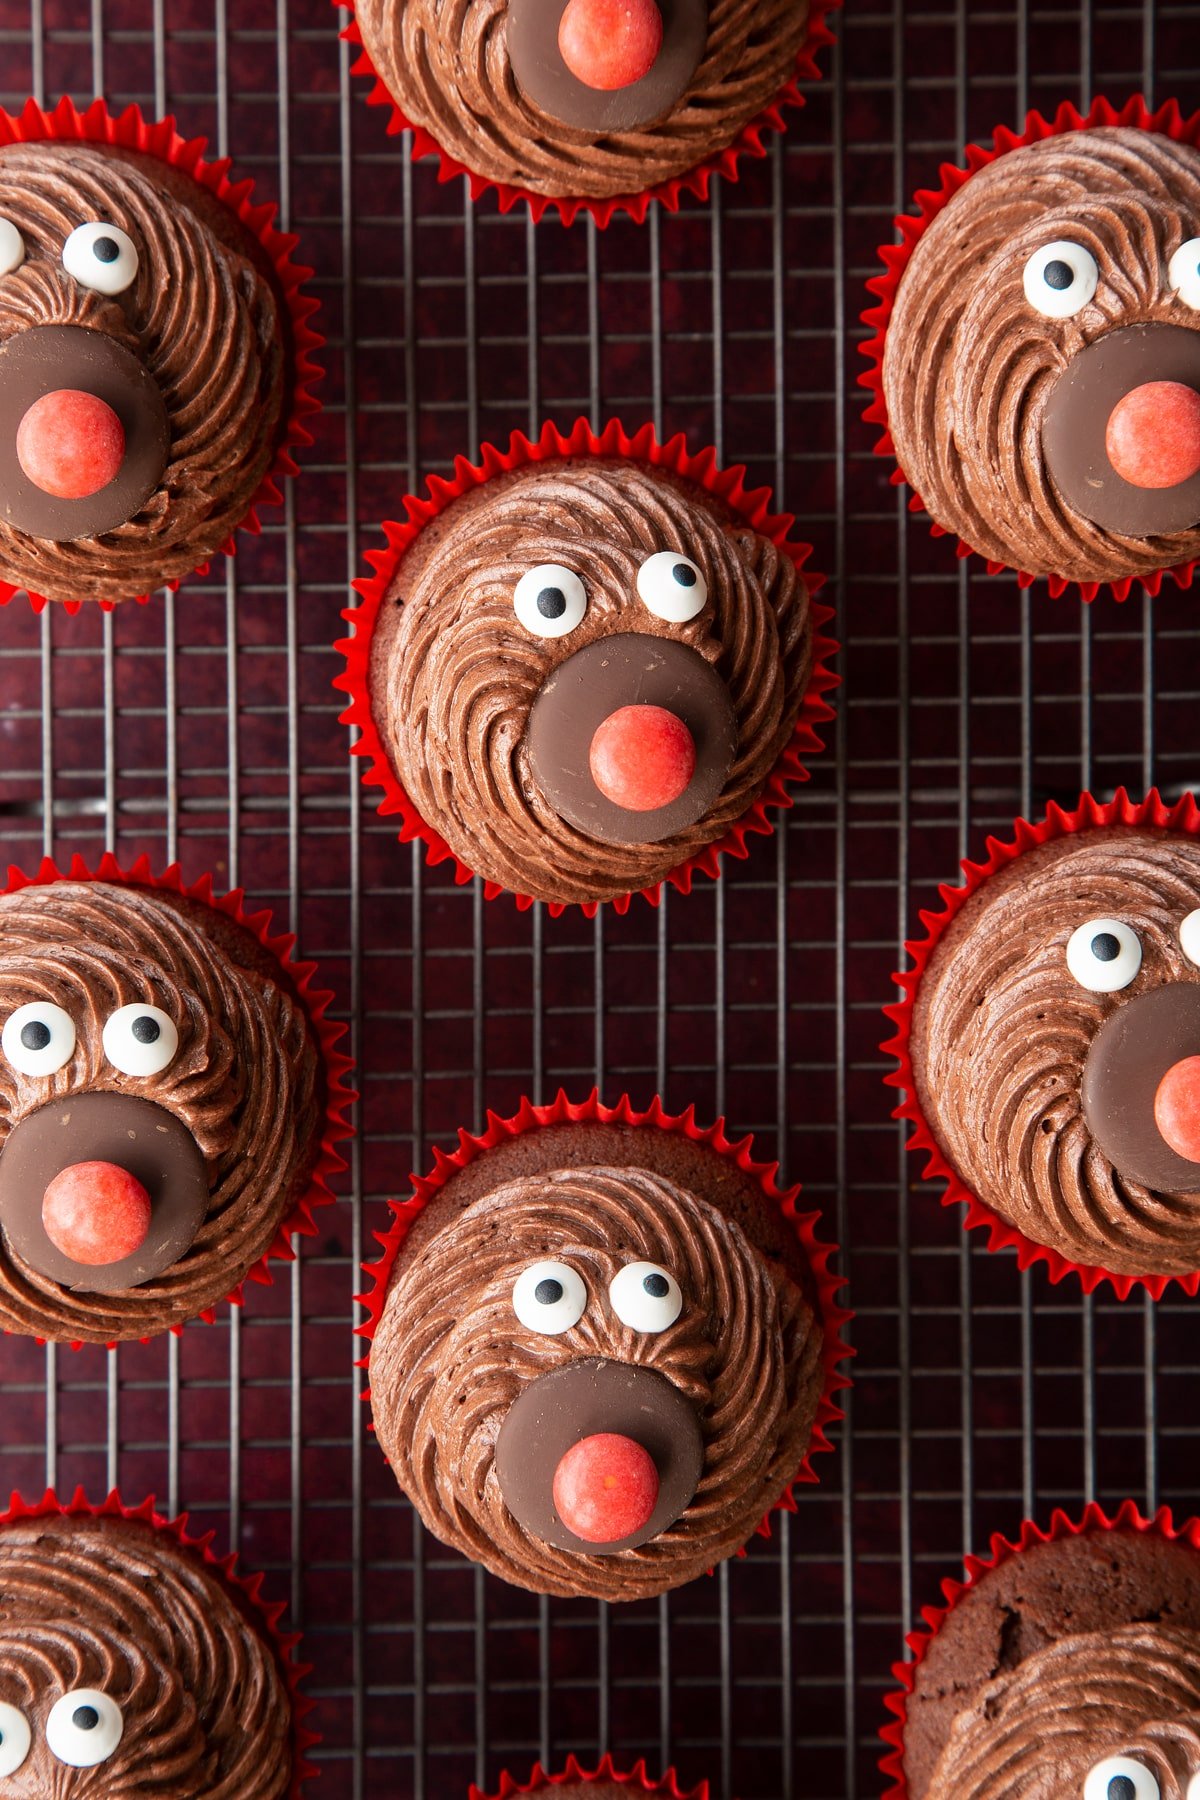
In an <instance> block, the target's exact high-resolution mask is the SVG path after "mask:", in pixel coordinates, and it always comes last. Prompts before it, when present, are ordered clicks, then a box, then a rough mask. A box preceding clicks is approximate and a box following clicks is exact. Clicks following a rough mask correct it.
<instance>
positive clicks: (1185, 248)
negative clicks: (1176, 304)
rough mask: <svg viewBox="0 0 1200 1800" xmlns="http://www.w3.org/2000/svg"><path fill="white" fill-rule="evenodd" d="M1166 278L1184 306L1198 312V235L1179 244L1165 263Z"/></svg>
mask: <svg viewBox="0 0 1200 1800" xmlns="http://www.w3.org/2000/svg"><path fill="white" fill-rule="evenodd" d="M1167 280H1168V281H1169V282H1170V284H1171V286H1172V288H1173V289H1174V290H1175V292H1176V293H1177V294H1178V295H1179V298H1180V299H1181V300H1182V301H1183V304H1184V305H1185V306H1190V307H1191V309H1192V311H1193V312H1200V237H1194V238H1189V239H1188V240H1187V243H1186V244H1180V246H1179V248H1178V250H1177V251H1176V252H1175V254H1174V256H1173V257H1172V258H1171V260H1170V262H1169V263H1168V264H1167Z"/></svg>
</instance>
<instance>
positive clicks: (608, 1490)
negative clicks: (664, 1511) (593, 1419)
mask: <svg viewBox="0 0 1200 1800" xmlns="http://www.w3.org/2000/svg"><path fill="white" fill-rule="evenodd" d="M657 1503H658V1470H657V1469H656V1468H655V1466H654V1458H653V1457H652V1456H651V1455H650V1452H649V1451H648V1450H643V1448H642V1446H641V1445H640V1444H639V1443H637V1442H635V1440H634V1439H633V1438H627V1437H622V1436H621V1434H620V1433H619V1432H616V1431H600V1432H597V1433H596V1435H595V1436H594V1437H585V1438H581V1439H580V1440H579V1442H578V1443H577V1444H572V1446H571V1448H570V1449H569V1450H568V1451H567V1453H566V1455H565V1456H564V1457H563V1459H562V1461H561V1462H560V1463H559V1465H558V1468H557V1469H556V1470H555V1473H554V1506H555V1510H556V1511H557V1513H558V1516H559V1518H560V1519H561V1520H562V1522H563V1524H564V1525H565V1526H566V1528H567V1530H568V1531H573V1532H574V1533H575V1536H576V1537H577V1538H582V1539H583V1541H584V1543H585V1544H614V1543H616V1542H617V1540H618V1539H619V1538H624V1537H632V1535H633V1533H634V1532H635V1531H641V1530H643V1529H644V1527H645V1526H646V1525H648V1524H649V1522H650V1518H651V1515H652V1514H653V1512H654V1508H655V1506H656V1505H657Z"/></svg>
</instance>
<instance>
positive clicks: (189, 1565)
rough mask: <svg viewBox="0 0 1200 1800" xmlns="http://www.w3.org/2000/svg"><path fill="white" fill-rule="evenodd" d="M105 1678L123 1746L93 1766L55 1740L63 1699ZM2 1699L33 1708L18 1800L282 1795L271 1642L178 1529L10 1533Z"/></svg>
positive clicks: (87, 1527) (283, 1750)
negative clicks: (75, 1759) (54, 1747)
mask: <svg viewBox="0 0 1200 1800" xmlns="http://www.w3.org/2000/svg"><path fill="white" fill-rule="evenodd" d="M77 1688H94V1689H97V1690H99V1691H100V1692H101V1693H103V1694H107V1695H109V1696H110V1697H111V1698H112V1699H113V1700H114V1701H115V1702H116V1703H117V1705H118V1706H119V1707H120V1708H121V1711H122V1714H123V1717H124V1730H123V1733H122V1736H121V1741H120V1743H119V1744H118V1746H117V1748H116V1750H115V1751H114V1752H113V1754H112V1755H111V1756H110V1757H109V1758H108V1759H107V1760H106V1761H104V1762H101V1763H98V1764H96V1765H95V1766H94V1767H92V1768H90V1769H72V1768H69V1767H68V1766H67V1765H66V1764H64V1763H62V1762H60V1761H59V1760H58V1758H57V1757H56V1756H55V1755H54V1754H53V1752H52V1751H51V1749H50V1747H49V1745H48V1743H47V1741H46V1719H47V1716H48V1715H49V1712H50V1710H51V1708H52V1707H53V1705H54V1703H55V1701H56V1700H59V1699H61V1698H62V1696H63V1695H64V1694H65V1693H69V1692H71V1691H73V1690H74V1689H77ZM0 1700H3V1701H5V1702H7V1703H8V1704H9V1705H10V1706H15V1707H17V1708H18V1709H19V1710H20V1711H21V1712H22V1713H24V1715H25V1717H26V1719H27V1720H28V1722H29V1725H30V1727H31V1729H32V1733H33V1742H32V1745H31V1747H30V1750H29V1754H28V1756H27V1757H26V1759H25V1761H24V1762H23V1763H22V1764H21V1767H20V1768H19V1769H18V1770H17V1772H16V1773H15V1774H14V1775H8V1776H5V1777H4V1781H3V1788H4V1793H5V1795H6V1796H7V1795H11V1797H12V1800H48V1797H49V1796H53V1800H101V1797H102V1800H180V1797H181V1796H182V1795H187V1796H188V1797H189V1800H281V1796H283V1795H285V1794H286V1793H287V1792H288V1791H289V1787H290V1784H291V1777H292V1761H293V1755H292V1743H291V1739H292V1708H291V1702H290V1700H289V1698H288V1693H287V1688H286V1685H285V1682H284V1679H283V1676H282V1674H281V1672H280V1669H279V1666H278V1663H277V1660H276V1657H275V1655H274V1652H273V1650H272V1649H271V1647H270V1645H269V1644H268V1643H267V1642H266V1641H265V1640H264V1638H263V1637H262V1636H261V1635H260V1633H259V1631H258V1630H257V1629H256V1628H255V1626H254V1624H253V1623H252V1622H251V1620H250V1619H249V1617H248V1616H247V1615H246V1614H245V1613H244V1612H243V1610H242V1607H241V1605H240V1604H239V1603H238V1601H237V1599H236V1598H235V1597H234V1594H233V1592H232V1590H231V1589H229V1588H227V1587H226V1585H225V1583H224V1582H223V1581H221V1580H219V1579H218V1578H217V1576H216V1575H215V1574H214V1573H213V1572H212V1571H211V1570H210V1569H208V1568H207V1567H206V1566H205V1564H204V1562H203V1561H202V1560H201V1558H200V1556H199V1555H198V1554H197V1553H195V1552H194V1551H189V1550H187V1549H185V1548H184V1547H182V1546H181V1545H179V1544H178V1543H176V1542H175V1540H174V1539H173V1538H172V1537H171V1536H170V1535H169V1533H167V1532H165V1531H161V1530H156V1529H154V1528H153V1527H151V1526H148V1525H143V1524H139V1523H137V1522H136V1521H125V1520H123V1519H113V1518H101V1519H87V1518H63V1517H51V1518H45V1519H32V1520H27V1521H22V1522H20V1523H15V1524H12V1525H6V1526H4V1527H3V1528H2V1529H0Z"/></svg>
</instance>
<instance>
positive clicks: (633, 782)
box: [588, 706, 696, 812]
mask: <svg viewBox="0 0 1200 1800" xmlns="http://www.w3.org/2000/svg"><path fill="white" fill-rule="evenodd" d="M588 762H589V764H590V766H591V771H592V780H593V781H594V782H595V784H596V786H597V787H598V788H599V789H600V792H601V793H602V794H603V795H604V797H605V799H606V800H611V801H612V803H613V805H614V806H623V807H625V809H626V810H627V811H628V812H653V811H654V810H655V808H656V807H659V806H670V804H671V802H672V800H678V798H679V796H680V794H682V793H683V792H684V791H685V789H686V788H687V785H688V783H689V782H690V781H691V779H692V776H693V775H694V774H695V772H696V741H695V739H694V738H693V736H692V734H691V732H690V731H689V730H688V728H687V726H686V725H685V724H684V722H683V720H682V719H678V718H676V716H675V714H674V713H673V712H668V711H667V709H666V708H665V707H664V706H622V707H619V708H618V710H617V711H616V712H615V713H610V714H609V716H608V718H607V719H605V720H604V721H603V723H602V724H600V725H598V726H597V727H596V733H595V736H594V737H593V738H592V748H591V751H590V753H589V756H588Z"/></svg>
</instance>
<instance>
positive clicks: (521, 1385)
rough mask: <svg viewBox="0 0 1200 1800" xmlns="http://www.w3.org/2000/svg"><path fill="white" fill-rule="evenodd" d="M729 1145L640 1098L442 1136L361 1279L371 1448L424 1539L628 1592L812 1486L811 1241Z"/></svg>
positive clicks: (819, 1358) (572, 1587)
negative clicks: (374, 1441) (443, 1152)
mask: <svg viewBox="0 0 1200 1800" xmlns="http://www.w3.org/2000/svg"><path fill="white" fill-rule="evenodd" d="M771 1173H772V1172H771V1170H770V1169H769V1168H768V1167H766V1166H764V1165H762V1164H756V1163H754V1162H753V1161H752V1159H751V1156H750V1143H749V1140H748V1139H747V1140H745V1141H743V1142H742V1143H741V1144H739V1145H732V1144H730V1143H729V1142H728V1140H727V1139H726V1138H725V1137H724V1135H723V1133H722V1131H721V1129H720V1127H719V1126H718V1127H714V1128H713V1129H711V1130H710V1131H707V1132H701V1131H699V1130H697V1128H696V1126H695V1124H694V1122H693V1121H692V1118H691V1115H690V1114H688V1115H685V1116H684V1117H683V1118H671V1117H669V1116H668V1115H666V1114H664V1113H663V1112H662V1111H661V1109H660V1108H658V1107H657V1105H656V1106H655V1108H654V1109H652V1111H651V1112H649V1113H640V1114H639V1113H635V1112H633V1110H632V1109H631V1108H630V1106H629V1103H628V1101H622V1102H621V1105H620V1106H619V1107H617V1108H615V1109H611V1108H606V1107H602V1106H600V1105H599V1103H598V1102H597V1101H596V1100H595V1098H594V1097H593V1099H592V1100H591V1101H589V1102H587V1103H585V1104H584V1105H583V1106H575V1107H572V1106H571V1105H570V1104H569V1103H568V1102H567V1101H566V1099H565V1097H563V1096H560V1098H559V1100H558V1102H557V1103H556V1104H555V1105H554V1106H553V1107H536V1108H535V1107H530V1106H529V1105H528V1104H526V1105H525V1106H524V1107H523V1109H522V1112H521V1113H520V1114H519V1115H518V1116H517V1118H515V1119H512V1120H508V1121H500V1120H493V1121H492V1123H491V1126H490V1129H489V1131H488V1133H487V1134H486V1136H485V1137H483V1138H478V1139H471V1138H468V1137H467V1136H466V1134H465V1133H464V1134H461V1144H460V1149H459V1152H458V1153H457V1155H456V1156H454V1157H451V1158H442V1159H440V1160H439V1163H438V1166H437V1169H436V1171H435V1173H434V1175H433V1177H431V1178H428V1179H426V1180H425V1181H424V1182H422V1183H420V1184H419V1186H418V1188H417V1192H416V1194H415V1197H414V1199H413V1200H412V1201H410V1202H409V1203H408V1204H407V1205H406V1206H402V1207H397V1208H396V1224H395V1226H394V1228H393V1231H392V1233H391V1234H390V1235H389V1237H388V1238H387V1239H386V1240H384V1256H383V1259H382V1260H381V1262H380V1263H378V1264H376V1265H375V1266H374V1267H373V1268H372V1269H371V1270H370V1271H369V1273H370V1275H371V1277H372V1281H373V1292H372V1293H371V1294H370V1295H369V1296H367V1297H366V1298H367V1305H368V1307H369V1310H370V1319H369V1321H368V1323H367V1325H366V1326H365V1327H363V1328H362V1329H363V1330H364V1332H365V1334H366V1335H367V1336H369V1337H370V1339H371V1349H370V1356H369V1359H368V1367H369V1370H370V1383H371V1386H370V1398H371V1407H372V1414H373V1417H374V1424H375V1431H376V1435H377V1437H378V1440H379V1444H380V1447H381V1448H382V1450H383V1451H384V1453H385V1455H386V1456H387V1457H388V1460H389V1462H390V1463H391V1466H392V1469H393V1472H394V1473H395V1476H396V1479H397V1481H398V1482H399V1484H400V1486H401V1487H402V1488H403V1489H404V1491H405V1493H407V1495H408V1497H409V1498H410V1500H411V1501H412V1502H413V1504H414V1506H415V1507H416V1508H417V1511H418V1512H419V1513H420V1515H421V1518H422V1519H423V1521H424V1523H425V1524H426V1525H427V1526H428V1528H429V1529H430V1531H432V1532H433V1533H434V1535H435V1536H436V1537H439V1538H441V1540H442V1541H443V1542H444V1543H447V1544H450V1545H451V1546H452V1547H453V1548H455V1549H458V1550H461V1551H462V1552H463V1553H464V1555H467V1556H469V1557H471V1558H472V1559H473V1560H475V1561H476V1562H480V1563H482V1564H483V1566H484V1567H485V1568H487V1569H490V1570H491V1571H492V1573H493V1574H496V1575H499V1576H501V1577H503V1579H504V1580H506V1581H510V1582H512V1583H513V1584H514V1585H516V1586H518V1587H524V1588H528V1589H530V1590H531V1591H533V1592H535V1593H544V1594H559V1595H586V1596H591V1597H593V1598H596V1599H605V1600H634V1599H640V1598H644V1597H645V1596H647V1595H651V1594H661V1593H663V1592H665V1591H666V1590H667V1589H668V1588H673V1587H678V1586H680V1585H681V1584H682V1583H683V1582H686V1581H690V1580H692V1579H693V1578H694V1577H695V1576H697V1575H701V1574H703V1573H705V1571H707V1570H709V1569H711V1568H712V1566H713V1564H714V1563H716V1562H719V1561H721V1560H722V1559H723V1558H725V1557H727V1556H730V1555H732V1554H733V1553H734V1552H735V1551H737V1550H739V1549H740V1548H741V1547H742V1546H743V1545H744V1544H745V1543H746V1541H747V1539H748V1538H749V1537H750V1536H751V1535H752V1534H753V1533H754V1531H755V1530H756V1528H758V1527H759V1526H760V1525H761V1524H762V1522H763V1519H764V1515H765V1514H766V1513H767V1512H768V1511H769V1510H770V1509H771V1508H772V1507H774V1506H777V1505H787V1504H790V1491H791V1488H792V1485H793V1483H794V1482H795V1481H796V1480H797V1479H806V1478H807V1479H812V1477H811V1473H810V1471H809V1467H808V1457H809V1454H810V1452H812V1451H814V1450H816V1449H821V1448H825V1447H827V1445H826V1441H825V1437H824V1429H823V1428H824V1425H825V1423H827V1422H828V1421H829V1420H830V1419H833V1418H837V1417H840V1414H839V1413H838V1412H837V1410H836V1408H834V1407H833V1405H832V1403H831V1400H830V1396H831V1394H832V1392H833V1391H834V1390H835V1389H836V1388H838V1387H840V1386H843V1385H844V1379H843V1378H842V1377H841V1376H839V1375H838V1374H837V1372H836V1365H837V1363H838V1361H839V1359H840V1358H841V1357H843V1356H844V1355H845V1354H846V1351H845V1349H844V1347H843V1346H842V1345H841V1343H840V1341H839V1339H838V1329H839V1326H840V1325H841V1323H842V1321H843V1320H844V1318H845V1317H846V1315H845V1314H844V1313H842V1312H841V1311H840V1310H839V1308H838V1307H837V1306H836V1304H835V1303H834V1299H833V1295H834V1293H835V1291H836V1288H837V1286H838V1283H837V1281H836V1278H834V1277H832V1276H831V1275H830V1274H829V1272H828V1268H827V1264H828V1259H829V1255H830V1252H829V1250H828V1249H827V1248H824V1247H822V1246H820V1245H819V1244H818V1243H817V1242H816V1239H815V1238H814V1236H813V1233H812V1220H813V1216H811V1215H810V1216H809V1217H807V1218H805V1217H802V1216H800V1215H798V1214H797V1213H796V1211H795V1193H796V1190H795V1189H792V1190H791V1191H790V1192H789V1193H787V1194H780V1193H779V1191H778V1190H777V1189H776V1188H775V1186H774V1183H773V1181H772V1180H771Z"/></svg>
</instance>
